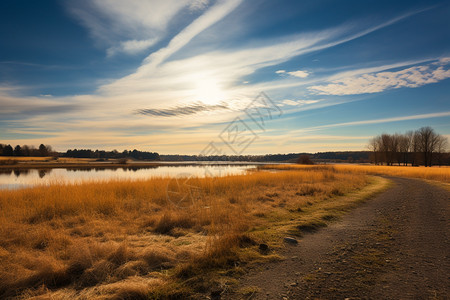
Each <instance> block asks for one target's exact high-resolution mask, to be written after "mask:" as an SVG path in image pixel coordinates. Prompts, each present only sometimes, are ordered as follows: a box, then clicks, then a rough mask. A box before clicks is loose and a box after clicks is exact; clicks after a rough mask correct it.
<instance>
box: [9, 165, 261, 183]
mask: <svg viewBox="0 0 450 300" xmlns="http://www.w3.org/2000/svg"><path fill="white" fill-rule="evenodd" d="M251 167H253V166H252V165H223V164H222V165H220V166H219V165H214V164H209V165H206V164H197V165H193V164H191V165H176V166H144V167H142V166H123V167H107V166H105V167H95V168H89V167H75V168H74V167H71V168H67V169H63V168H55V169H12V168H11V169H0V189H16V188H25V187H31V186H35V185H42V184H43V185H50V184H55V183H78V182H85V181H105V180H145V179H150V178H154V177H176V176H178V175H179V174H189V175H190V176H198V177H206V176H225V175H228V174H230V175H232V174H243V173H245V172H246V170H247V169H249V168H251Z"/></svg>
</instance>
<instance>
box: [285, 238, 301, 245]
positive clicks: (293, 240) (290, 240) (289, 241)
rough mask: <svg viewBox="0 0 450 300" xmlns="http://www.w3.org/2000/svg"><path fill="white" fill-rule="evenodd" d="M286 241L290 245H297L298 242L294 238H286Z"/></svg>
mask: <svg viewBox="0 0 450 300" xmlns="http://www.w3.org/2000/svg"><path fill="white" fill-rule="evenodd" d="M284 241H285V242H286V243H289V244H293V245H297V244H298V241H297V240H296V239H294V238H292V237H285V238H284Z"/></svg>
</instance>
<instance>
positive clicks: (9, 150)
mask: <svg viewBox="0 0 450 300" xmlns="http://www.w3.org/2000/svg"><path fill="white" fill-rule="evenodd" d="M13 155H14V150H13V148H12V147H11V145H6V146H5V147H4V148H3V156H13Z"/></svg>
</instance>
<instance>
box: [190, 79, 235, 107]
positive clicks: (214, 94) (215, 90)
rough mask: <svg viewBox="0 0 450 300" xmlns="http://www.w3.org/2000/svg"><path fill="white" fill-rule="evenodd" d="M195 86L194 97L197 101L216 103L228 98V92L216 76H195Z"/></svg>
mask: <svg viewBox="0 0 450 300" xmlns="http://www.w3.org/2000/svg"><path fill="white" fill-rule="evenodd" d="M196 77H197V76H196ZM193 86H194V88H193V90H192V97H193V98H195V101H201V102H203V103H205V104H209V105H215V104H219V103H221V102H222V101H224V100H225V99H226V96H227V92H226V91H225V89H224V88H223V87H222V85H221V84H220V81H219V80H218V79H217V78H215V77H211V76H198V77H197V78H195V81H194V83H193Z"/></svg>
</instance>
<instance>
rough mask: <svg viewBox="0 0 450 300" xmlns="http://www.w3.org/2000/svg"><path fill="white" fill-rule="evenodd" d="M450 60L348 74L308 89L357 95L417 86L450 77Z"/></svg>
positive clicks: (317, 91)
mask: <svg viewBox="0 0 450 300" xmlns="http://www.w3.org/2000/svg"><path fill="white" fill-rule="evenodd" d="M448 64H449V61H448V60H447V59H440V60H439V66H438V67H436V63H430V64H427V65H420V66H413V67H409V68H406V69H403V70H399V71H382V72H376V73H366V74H360V75H357V76H348V77H343V78H340V79H336V80H333V81H332V82H331V83H329V84H325V85H316V86H311V87H309V88H308V89H309V90H310V91H312V92H315V93H317V94H320V95H337V96H342V95H355V94H371V93H379V92H382V91H385V90H389V89H398V88H403V87H407V88H415V87H419V86H423V85H426V84H430V83H436V82H439V81H441V80H444V79H447V78H450V69H449V68H448V66H447V65H448Z"/></svg>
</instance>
